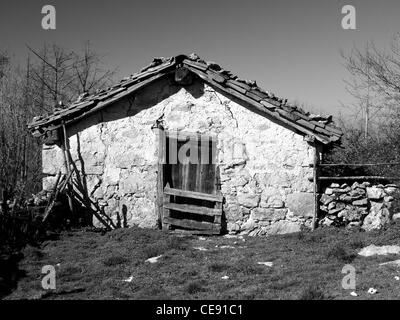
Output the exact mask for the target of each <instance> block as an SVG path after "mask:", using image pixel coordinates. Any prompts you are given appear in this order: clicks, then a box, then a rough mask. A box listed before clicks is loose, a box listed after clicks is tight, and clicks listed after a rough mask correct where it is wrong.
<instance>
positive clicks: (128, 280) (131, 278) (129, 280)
mask: <svg viewBox="0 0 400 320" xmlns="http://www.w3.org/2000/svg"><path fill="white" fill-rule="evenodd" d="M132 280H133V276H130V277H129V278H128V279H124V280H122V281H125V282H132Z"/></svg>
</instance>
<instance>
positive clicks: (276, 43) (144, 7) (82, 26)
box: [0, 0, 400, 115]
mask: <svg viewBox="0 0 400 320" xmlns="http://www.w3.org/2000/svg"><path fill="white" fill-rule="evenodd" d="M44 5H53V6H54V7H55V9H56V29H55V30H44V29H42V26H41V21H42V18H43V16H44V14H42V13H41V10H42V7H43V6H44ZM344 5H353V6H354V7H355V9H356V30H344V29H343V28H342V25H341V20H342V18H343V16H344V14H342V13H341V10H342V7H343V6H344ZM396 32H400V1H399V0H382V1H372V0H346V1H341V0H297V1H296V0H273V1H272V0H264V1H256V0H241V1H236V0H230V1H228V0H213V1H209V0H202V1H198V0H197V1H193V0H186V1H175V0H168V1H165V0H164V1H154V0H147V1H132V0H130V1H128V0H126V1H125V0H113V1H99V0H97V1H95V0H79V1H78V0H68V1H65V0H64V1H61V0H46V1H41V0H30V1H22V0H1V2H0V51H3V50H6V51H7V52H9V53H11V54H13V56H14V59H15V60H16V61H17V62H20V63H23V62H24V61H25V59H26V57H27V55H28V49H27V48H26V45H29V46H30V47H32V48H34V49H37V50H40V48H41V47H42V46H43V44H44V43H48V44H51V43H56V44H58V45H60V46H62V47H64V48H67V49H71V50H76V51H79V50H80V49H82V48H83V46H84V44H85V42H86V41H87V40H90V42H91V44H92V45H93V48H94V49H95V50H96V51H97V52H98V53H100V54H104V55H105V58H104V61H105V62H106V66H107V67H109V68H114V67H118V69H119V72H118V74H117V77H116V80H118V79H119V78H122V77H124V76H126V75H130V74H132V73H134V72H137V71H138V70H140V69H141V68H142V67H144V66H146V65H147V64H149V63H150V62H151V60H152V58H153V57H161V56H163V57H170V56H174V55H177V54H182V53H185V54H190V53H192V52H196V53H197V54H198V55H199V56H200V57H201V58H203V59H204V60H211V61H214V62H216V63H218V64H220V65H221V66H222V67H223V68H225V69H227V70H231V71H232V72H233V73H234V74H237V75H238V76H239V77H240V78H244V79H251V80H256V81H257V83H258V85H259V86H260V87H262V88H264V89H266V90H268V91H271V92H274V93H275V94H276V95H278V96H280V97H283V98H288V99H289V100H290V101H297V102H299V103H301V104H304V105H305V106H306V107H305V108H306V109H307V108H309V109H310V110H311V111H316V112H321V113H324V114H333V115H337V114H338V113H339V112H340V113H344V114H346V112H350V110H351V109H350V108H351V107H350V105H351V104H352V103H353V102H354V100H353V98H352V97H351V96H350V95H349V94H348V93H347V91H346V88H345V82H344V80H348V79H349V74H348V72H347V71H346V69H345V68H344V66H343V59H342V57H341V55H340V50H344V52H346V53H349V52H350V51H351V49H352V48H353V47H358V48H364V47H365V46H366V43H367V41H373V42H374V43H375V44H376V46H377V47H378V48H382V49H383V48H385V47H388V45H389V42H390V40H391V38H392V36H393V35H394V33H396ZM341 104H343V105H345V107H344V108H343V107H340V105H341Z"/></svg>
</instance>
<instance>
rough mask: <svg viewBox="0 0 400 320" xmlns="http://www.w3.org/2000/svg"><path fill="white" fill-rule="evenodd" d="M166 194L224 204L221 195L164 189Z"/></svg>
mask: <svg viewBox="0 0 400 320" xmlns="http://www.w3.org/2000/svg"><path fill="white" fill-rule="evenodd" d="M164 193H166V194H169V195H171V196H178V197H185V198H195V199H200V200H207V201H216V202H222V200H223V196H222V195H221V194H208V193H203V192H196V191H187V190H179V189H176V188H169V187H165V188H164Z"/></svg>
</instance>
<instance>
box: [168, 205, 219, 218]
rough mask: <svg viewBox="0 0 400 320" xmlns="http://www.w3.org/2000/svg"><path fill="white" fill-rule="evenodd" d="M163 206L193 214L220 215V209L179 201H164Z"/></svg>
mask: <svg viewBox="0 0 400 320" xmlns="http://www.w3.org/2000/svg"><path fill="white" fill-rule="evenodd" d="M164 208H166V209H169V210H175V211H180V212H190V213H195V214H201V215H205V216H212V217H214V216H221V215H222V211H221V210H218V209H214V208H207V207H200V206H195V205H191V204H180V203H168V202H165V203H164Z"/></svg>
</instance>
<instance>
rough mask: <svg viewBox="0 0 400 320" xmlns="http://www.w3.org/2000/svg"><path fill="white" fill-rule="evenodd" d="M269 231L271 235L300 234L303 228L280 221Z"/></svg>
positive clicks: (270, 227) (272, 225)
mask: <svg viewBox="0 0 400 320" xmlns="http://www.w3.org/2000/svg"><path fill="white" fill-rule="evenodd" d="M267 230H268V231H267V234H270V235H271V234H286V233H294V232H300V230H301V228H300V225H299V224H298V223H295V222H291V221H286V220H280V221H278V222H276V223H274V224H271V225H270V226H269V228H268V229H267Z"/></svg>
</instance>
